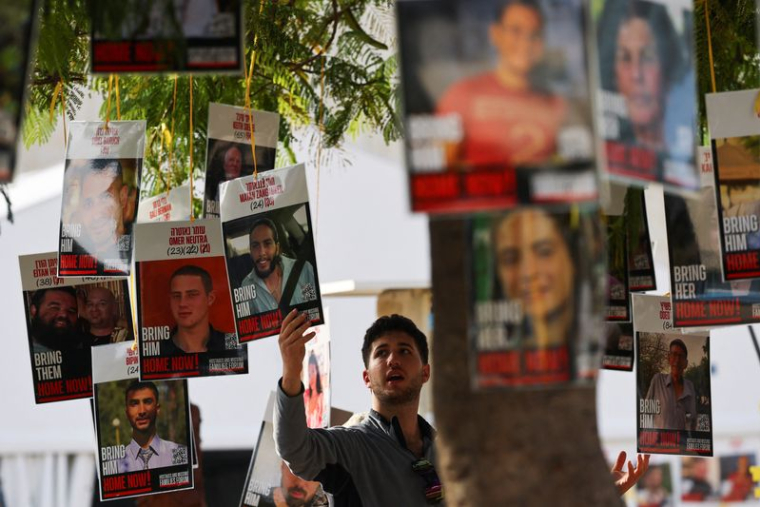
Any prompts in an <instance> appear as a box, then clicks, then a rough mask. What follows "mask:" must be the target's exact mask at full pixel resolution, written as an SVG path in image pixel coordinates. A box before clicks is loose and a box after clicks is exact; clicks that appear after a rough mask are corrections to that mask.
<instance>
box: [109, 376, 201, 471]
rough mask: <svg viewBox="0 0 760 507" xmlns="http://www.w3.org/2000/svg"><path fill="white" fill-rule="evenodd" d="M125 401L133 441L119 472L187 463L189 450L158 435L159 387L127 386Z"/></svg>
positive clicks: (146, 383) (142, 384) (150, 385)
mask: <svg viewBox="0 0 760 507" xmlns="http://www.w3.org/2000/svg"><path fill="white" fill-rule="evenodd" d="M124 401H125V405H126V407H125V409H124V412H125V414H126V416H127V420H128V421H129V425H130V426H131V427H132V440H131V441H130V442H129V445H127V455H126V456H125V457H124V458H123V459H122V460H121V462H120V463H119V473H126V472H135V471H139V470H148V469H153V468H162V467H168V466H172V465H183V464H186V463H187V448H186V447H185V446H184V445H180V444H177V443H175V442H172V441H170V440H164V439H162V438H160V437H159V436H158V435H157V434H156V418H157V417H158V415H159V414H160V413H161V405H160V403H159V402H158V389H157V388H156V385H155V384H154V383H153V382H139V381H134V382H132V383H131V384H129V386H128V387H127V390H126V392H125V395H124Z"/></svg>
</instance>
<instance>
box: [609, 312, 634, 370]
mask: <svg viewBox="0 0 760 507" xmlns="http://www.w3.org/2000/svg"><path fill="white" fill-rule="evenodd" d="M605 331H606V337H605V342H604V343H605V345H604V354H603V355H602V368H604V369H605V370H618V371H633V324H632V323H631V322H607V323H606V325H605Z"/></svg>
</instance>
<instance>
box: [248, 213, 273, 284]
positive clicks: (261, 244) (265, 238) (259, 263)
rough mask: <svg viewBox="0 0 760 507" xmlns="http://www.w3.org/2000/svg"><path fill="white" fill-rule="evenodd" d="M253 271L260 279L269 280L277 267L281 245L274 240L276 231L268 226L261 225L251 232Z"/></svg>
mask: <svg viewBox="0 0 760 507" xmlns="http://www.w3.org/2000/svg"><path fill="white" fill-rule="evenodd" d="M249 241H250V243H249V245H250V247H251V259H252V260H253V269H255V270H256V274H257V275H258V277H259V278H267V277H268V276H269V275H271V274H272V271H274V268H275V267H276V266H277V259H278V257H279V255H280V245H279V244H278V243H277V242H275V240H274V231H273V230H272V229H271V228H270V227H269V226H268V225H266V224H261V225H259V226H258V227H256V228H255V229H254V230H252V231H251V236H250V238H249Z"/></svg>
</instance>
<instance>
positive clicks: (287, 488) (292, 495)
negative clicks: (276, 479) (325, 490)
mask: <svg viewBox="0 0 760 507" xmlns="http://www.w3.org/2000/svg"><path fill="white" fill-rule="evenodd" d="M280 468H281V470H282V480H281V481H280V485H281V486H282V493H283V496H284V497H285V502H286V503H287V504H288V507H307V506H309V505H311V501H312V500H314V497H315V496H316V495H317V490H318V489H319V483H318V482H316V481H305V480H303V479H301V478H300V477H297V476H295V475H293V473H292V472H291V471H290V469H289V468H288V465H286V464H285V463H284V462H283V463H281V465H280Z"/></svg>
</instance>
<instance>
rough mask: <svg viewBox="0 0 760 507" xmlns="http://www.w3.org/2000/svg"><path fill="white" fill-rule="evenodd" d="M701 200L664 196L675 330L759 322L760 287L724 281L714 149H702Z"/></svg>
mask: <svg viewBox="0 0 760 507" xmlns="http://www.w3.org/2000/svg"><path fill="white" fill-rule="evenodd" d="M699 157H700V166H701V170H702V185H703V186H702V191H701V193H700V195H699V197H698V198H684V197H681V196H675V195H667V194H666V195H665V224H666V226H667V231H668V254H669V257H670V280H671V287H672V288H671V299H672V301H673V325H674V326H675V327H704V326H716V325H730V324H749V323H752V322H758V321H760V282H758V281H757V280H732V281H729V282H724V281H723V276H722V274H721V255H720V249H719V246H718V245H719V244H720V240H719V238H718V236H719V228H720V226H719V221H718V211H717V209H716V202H715V187H714V184H715V180H714V177H713V166H712V154H711V150H710V148H700V149H699Z"/></svg>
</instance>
